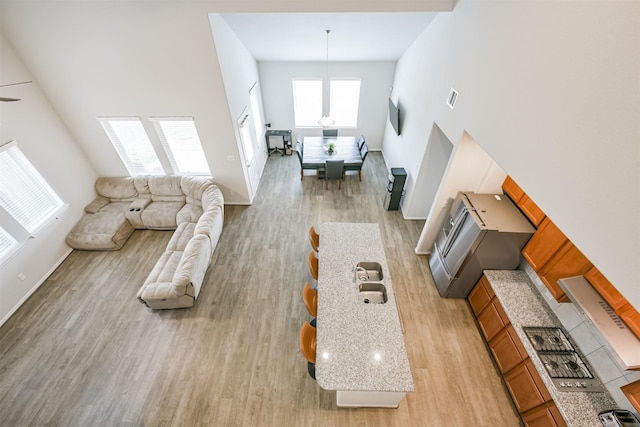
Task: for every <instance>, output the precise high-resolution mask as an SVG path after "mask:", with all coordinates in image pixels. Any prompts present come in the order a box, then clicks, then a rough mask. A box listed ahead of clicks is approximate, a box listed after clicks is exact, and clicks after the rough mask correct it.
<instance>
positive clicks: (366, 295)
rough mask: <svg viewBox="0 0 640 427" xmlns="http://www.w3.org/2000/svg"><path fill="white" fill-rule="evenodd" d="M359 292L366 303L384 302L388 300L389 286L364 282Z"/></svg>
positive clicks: (359, 287)
mask: <svg viewBox="0 0 640 427" xmlns="http://www.w3.org/2000/svg"><path fill="white" fill-rule="evenodd" d="M358 294H359V295H360V300H361V301H362V302H363V303H364V304H384V303H385V302H387V288H385V286H384V285H383V284H382V283H377V282H362V283H360V286H358Z"/></svg>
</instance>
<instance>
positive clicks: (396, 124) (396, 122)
mask: <svg viewBox="0 0 640 427" xmlns="http://www.w3.org/2000/svg"><path fill="white" fill-rule="evenodd" d="M389 121H390V122H391V126H393V130H394V131H395V132H396V135H400V109H399V108H398V107H396V104H394V103H393V101H392V100H391V98H389Z"/></svg>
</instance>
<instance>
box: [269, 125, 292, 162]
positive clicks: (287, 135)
mask: <svg viewBox="0 0 640 427" xmlns="http://www.w3.org/2000/svg"><path fill="white" fill-rule="evenodd" d="M270 136H281V137H282V148H280V147H278V146H275V147H273V148H271V145H270V144H269V137H270ZM264 137H265V138H266V139H267V152H268V153H269V155H271V153H276V152H277V153H280V155H281V156H284V152H285V149H286V148H287V145H289V146H290V145H291V130H277V129H274V130H271V129H269V130H267V131H266V132H265V133H264Z"/></svg>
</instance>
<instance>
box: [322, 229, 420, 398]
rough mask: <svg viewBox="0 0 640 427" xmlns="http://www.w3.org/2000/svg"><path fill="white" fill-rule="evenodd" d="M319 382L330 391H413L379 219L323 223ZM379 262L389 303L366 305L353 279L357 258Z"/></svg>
mask: <svg viewBox="0 0 640 427" xmlns="http://www.w3.org/2000/svg"><path fill="white" fill-rule="evenodd" d="M320 241H321V246H320V252H319V276H318V315H317V344H316V381H317V382H318V385H320V387H322V388H323V389H326V390H341V391H389V392H410V391H413V390H414V386H413V378H412V377H411V369H410V367H409V359H408V357H407V352H406V348H405V343H404V337H403V334H402V329H401V325H400V318H399V316H398V311H397V306H396V300H395V296H394V294H393V285H392V283H391V277H390V275H389V269H388V266H387V261H386V257H385V254H384V247H383V244H382V237H381V236H380V229H379V227H378V224H352V223H325V224H322V225H321V226H320ZM362 261H365V262H378V263H379V264H380V265H381V266H382V273H383V281H384V285H385V287H386V290H387V298H388V300H387V302H386V303H385V304H364V303H363V302H361V301H360V298H359V295H358V289H357V285H356V284H355V265H356V264H357V263H358V262H362Z"/></svg>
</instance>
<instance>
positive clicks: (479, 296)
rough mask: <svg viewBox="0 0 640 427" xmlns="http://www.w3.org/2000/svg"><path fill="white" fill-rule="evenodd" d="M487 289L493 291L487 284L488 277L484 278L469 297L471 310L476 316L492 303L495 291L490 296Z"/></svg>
mask: <svg viewBox="0 0 640 427" xmlns="http://www.w3.org/2000/svg"><path fill="white" fill-rule="evenodd" d="M485 282H486V283H485ZM487 287H488V288H489V290H491V285H489V283H488V282H487V279H486V277H485V276H482V278H481V279H480V280H479V281H478V283H477V284H476V286H475V287H474V288H473V290H472V291H471V293H470V294H469V296H468V300H469V304H471V309H472V310H473V312H474V313H475V315H476V316H478V315H479V314H480V312H482V310H484V308H485V307H486V306H487V305H488V304H489V303H490V302H491V298H492V295H491V294H492V293H493V290H491V294H490V293H489V291H488V290H487Z"/></svg>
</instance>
